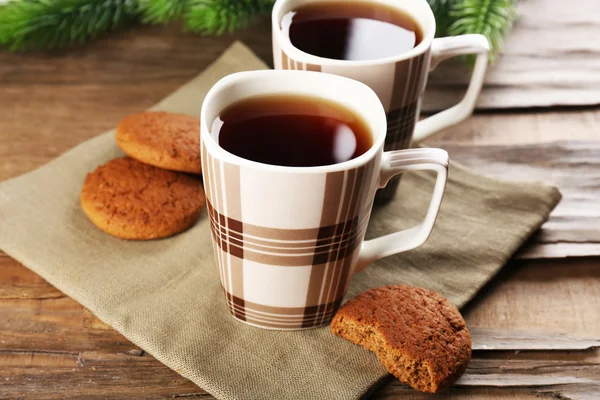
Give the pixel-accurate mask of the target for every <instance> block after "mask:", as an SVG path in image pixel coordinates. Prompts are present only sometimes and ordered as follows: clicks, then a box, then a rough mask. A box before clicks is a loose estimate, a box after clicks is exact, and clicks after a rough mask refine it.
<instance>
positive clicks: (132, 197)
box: [80, 112, 204, 240]
mask: <svg viewBox="0 0 600 400" xmlns="http://www.w3.org/2000/svg"><path fill="white" fill-rule="evenodd" d="M116 141H117V144H118V145H119V147H120V148H121V149H122V150H123V151H124V152H125V154H127V155H128V157H123V158H118V159H115V160H111V161H109V162H108V163H106V164H104V165H102V166H100V167H98V168H96V170H95V171H93V172H92V173H89V174H88V175H87V177H86V178H85V182H84V184H83V189H82V190H81V195H80V201H81V208H82V209H83V211H84V213H85V214H86V215H87V217H88V218H89V219H90V220H91V221H92V222H93V223H94V225H96V226H97V227H98V228H100V229H101V230H102V231H104V232H106V233H108V234H110V235H112V236H116V237H118V238H121V239H130V240H150V239H159V238H165V237H168V236H172V235H174V234H177V233H179V232H182V231H184V230H186V229H188V228H189V227H191V226H192V225H193V224H194V223H196V221H197V220H198V218H199V217H200V213H201V211H202V207H203V206H204V190H203V188H202V182H201V179H200V176H199V175H200V173H201V164H200V120H199V119H198V118H195V117H190V116H188V115H184V114H176V113H167V112H143V113H139V114H133V115H130V116H128V117H126V118H124V119H123V120H122V121H121V122H120V123H119V126H118V127H117V131H116Z"/></svg>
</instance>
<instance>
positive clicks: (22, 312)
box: [0, 253, 600, 399]
mask: <svg viewBox="0 0 600 400" xmlns="http://www.w3.org/2000/svg"><path fill="white" fill-rule="evenodd" d="M0 262H2V264H1V267H0V287H6V286H12V285H18V286H19V288H20V289H19V290H18V291H15V293H14V295H11V298H10V299H2V300H0V371H2V374H1V375H0V398H3V399H14V398H36V399H59V398H65V397H85V398H115V399H125V398H134V399H138V398H139V399H142V398H143V399H162V398H184V397H191V398H212V397H211V396H209V395H208V394H206V393H205V392H204V391H202V389H200V388H198V387H197V386H195V385H194V384H192V383H191V382H189V381H187V380H185V379H184V378H182V377H180V376H179V375H177V374H176V373H175V372H173V371H171V370H169V369H168V368H167V367H165V366H164V365H162V364H161V363H159V362H158V361H156V360H155V359H154V358H153V357H152V356H151V355H149V354H147V353H145V352H144V351H143V350H141V349H139V348H137V347H135V346H133V345H132V344H131V343H129V342H128V341H127V340H126V339H125V338H124V337H122V336H121V335H120V334H118V333H117V332H115V331H114V330H112V329H111V328H110V327H108V326H106V325H105V324H103V323H102V322H101V321H99V320H97V319H96V318H95V317H94V316H93V315H92V314H91V313H89V311H87V310H85V309H84V308H82V307H81V306H80V305H79V304H77V303H76V302H75V301H73V300H72V299H70V298H68V297H64V296H60V292H58V291H56V289H54V288H52V287H51V286H50V285H49V284H48V283H46V282H45V281H43V280H41V279H40V278H39V277H38V276H36V275H35V274H34V273H32V272H30V271H29V270H27V269H26V268H24V267H23V266H21V265H19V264H18V263H17V262H16V261H14V260H12V259H10V258H9V257H8V256H6V255H4V254H3V253H0ZM598 266H600V259H595V260H588V259H581V260H578V261H576V262H567V261H560V262H555V263H553V264H551V265H550V266H548V265H547V263H545V262H543V261H530V262H514V263H511V264H510V265H509V266H507V268H506V269H505V270H503V271H502V272H501V274H500V276H498V278H497V280H496V282H495V283H494V284H493V285H490V286H488V287H487V288H486V289H485V290H484V291H483V292H482V293H481V294H480V296H479V298H478V299H476V300H475V301H474V303H473V304H471V305H470V306H469V307H467V310H466V312H465V317H466V319H467V322H468V324H469V325H470V326H475V327H477V326H500V327H502V328H503V329H506V330H508V331H510V330H514V329H538V330H539V329H545V330H549V331H555V332H576V333H577V334H579V335H582V336H592V335H594V334H597V332H599V331H600V318H599V317H598V315H597V314H596V315H594V314H593V313H592V314H590V312H589V311H590V310H595V309H596V310H597V309H598V308H599V307H600V268H598ZM548 277H552V279H548ZM48 293H55V294H57V295H56V296H48ZM546 293H552V298H553V301H552V302H538V304H534V303H535V302H534V299H537V298H540V296H544V294H546ZM577 295H580V296H581V298H585V299H586V302H573V296H577ZM523 304H531V305H532V306H530V307H523ZM557 310H558V313H557ZM474 331H477V329H475V330H474ZM599 368H600V350H592V351H578V352H564V351H559V352H552V353H548V352H512V351H511V352H508V351H504V352H485V351H484V352H481V351H479V352H477V353H476V355H475V358H474V361H473V362H472V363H471V364H470V365H469V369H468V371H467V373H466V374H465V376H464V378H463V379H462V381H461V382H460V384H459V385H458V386H456V387H454V388H452V389H450V390H448V391H446V392H444V393H442V394H440V395H438V396H435V397H434V398H436V399H438V398H439V399H455V398H458V399H523V398H524V399H527V398H533V397H530V396H542V397H544V396H547V397H548V398H552V397H551V394H553V395H556V394H560V395H565V396H567V398H570V399H587V398H589V399H591V398H593V397H585V396H587V395H588V394H597V393H600V392H597V391H595V390H596V388H595V385H596V383H597V380H598V376H599V375H598V369H599ZM492 386H493V387H492ZM498 386H503V387H504V389H502V390H499V389H498ZM584 389H585V390H584ZM427 396H428V395H420V394H417V393H415V392H414V391H413V390H412V389H410V388H408V387H406V386H404V385H402V384H400V383H399V382H398V381H396V380H389V381H386V384H385V385H384V386H382V387H381V388H379V389H378V390H377V391H375V393H374V394H373V398H376V399H384V398H409V399H426V398H430V397H427Z"/></svg>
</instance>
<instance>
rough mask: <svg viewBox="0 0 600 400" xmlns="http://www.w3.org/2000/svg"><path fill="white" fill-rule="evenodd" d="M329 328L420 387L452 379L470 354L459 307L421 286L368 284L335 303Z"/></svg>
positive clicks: (431, 388) (425, 389)
mask: <svg viewBox="0 0 600 400" xmlns="http://www.w3.org/2000/svg"><path fill="white" fill-rule="evenodd" d="M331 331H332V332H333V333H334V334H335V335H338V336H341V337H343V338H345V339H348V340H349V341H351V342H353V343H356V344H359V345H361V346H363V347H364V348H366V349H367V350H370V351H372V352H374V353H375V354H376V355H377V357H378V358H379V360H380V361H381V363H382V364H383V365H384V366H385V367H386V369H387V370H388V371H389V372H390V373H391V374H392V375H394V376H395V377H396V378H398V379H400V380H401V381H402V382H404V383H407V384H409V385H410V386H412V387H413V388H414V389H416V390H419V391H422V392H430V393H435V392H437V391H438V390H439V389H441V388H443V387H445V386H449V385H451V384H452V383H454V382H456V381H457V380H458V378H460V376H461V375H462V374H463V372H464V371H465V369H466V368H467V364H468V363H469V361H470V359H471V335H470V333H469V330H468V329H467V325H466V323H465V320H464V319H463V317H462V315H461V314H460V312H459V311H458V310H457V309H456V307H454V305H452V304H451V303H450V302H449V301H448V300H446V299H445V298H443V297H442V296H440V295H439V294H437V293H435V292H432V291H430V290H427V289H423V288H417V287H413V286H407V285H392V286H383V287H379V288H376V289H370V290H367V291H366V292H364V293H361V294H360V295H358V296H356V297H355V298H353V299H351V300H350V301H348V302H347V303H346V304H344V305H343V306H342V308H340V310H339V311H338V312H337V314H336V316H335V317H334V319H333V321H332V322H331Z"/></svg>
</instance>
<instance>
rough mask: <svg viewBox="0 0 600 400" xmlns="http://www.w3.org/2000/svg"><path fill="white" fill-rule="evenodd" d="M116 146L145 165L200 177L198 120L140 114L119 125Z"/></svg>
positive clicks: (149, 113) (172, 115)
mask: <svg viewBox="0 0 600 400" xmlns="http://www.w3.org/2000/svg"><path fill="white" fill-rule="evenodd" d="M115 139H116V140H117V144H118V145H119V147H120V148H121V150H123V151H124V152H125V153H126V154H127V155H129V156H130V157H132V158H135V159H136V160H138V161H141V162H143V163H145V164H150V165H154V166H155V167H160V168H165V169H170V170H174V171H181V172H189V173H193V174H200V173H201V172H202V170H201V169H202V168H201V164H200V119H199V118H196V117H191V116H189V115H185V114H176V113H169V112H142V113H139V114H132V115H129V116H127V117H125V118H123V120H121V122H120V123H119V126H117V131H116V134H115Z"/></svg>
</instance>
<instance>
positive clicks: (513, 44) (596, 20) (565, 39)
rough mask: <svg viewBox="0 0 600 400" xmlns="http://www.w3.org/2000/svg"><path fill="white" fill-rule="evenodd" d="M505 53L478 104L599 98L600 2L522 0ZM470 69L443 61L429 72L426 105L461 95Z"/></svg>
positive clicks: (511, 104) (446, 102)
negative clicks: (599, 39) (434, 69)
mask: <svg viewBox="0 0 600 400" xmlns="http://www.w3.org/2000/svg"><path fill="white" fill-rule="evenodd" d="M517 10H518V19H517V21H516V23H515V24H514V27H513V30H512V32H511V33H510V36H509V37H508V39H507V40H506V44H505V48H504V54H503V55H502V56H501V57H499V58H498V60H497V62H496V64H495V65H492V66H491V67H490V69H489V72H488V74H487V77H486V80H485V88H484V90H483V92H482V93H481V97H480V99H479V101H478V106H477V107H478V108H480V109H490V108H515V107H547V106H556V105H567V106H573V105H592V104H593V105H596V104H600V74H599V73H598V71H600V41H598V40H597V38H598V37H600V2H598V1H597V0H577V1H574V2H564V1H556V0H521V1H520V2H519V6H518V9H517ZM467 81H468V71H467V70H466V69H465V67H463V66H462V64H460V63H452V62H446V63H444V64H441V65H440V66H439V67H438V69H437V70H436V71H434V72H433V73H432V75H431V78H430V82H429V86H428V88H427V92H426V95H425V100H424V104H423V109H424V110H425V111H432V110H439V109H443V108H447V107H448V105H451V104H455V103H456V102H457V101H458V99H460V98H461V97H462V93H463V91H464V88H465V85H464V83H465V82H467Z"/></svg>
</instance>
